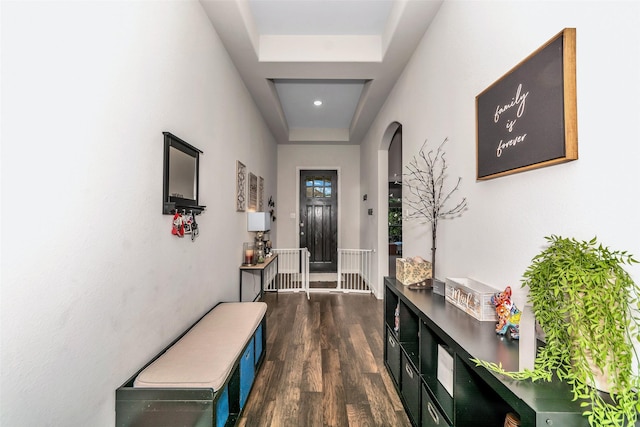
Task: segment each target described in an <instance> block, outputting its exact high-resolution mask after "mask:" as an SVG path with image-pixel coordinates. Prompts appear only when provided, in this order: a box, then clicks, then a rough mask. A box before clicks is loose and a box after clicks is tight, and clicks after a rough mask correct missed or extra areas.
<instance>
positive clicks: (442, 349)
mask: <svg viewBox="0 0 640 427" xmlns="http://www.w3.org/2000/svg"><path fill="white" fill-rule="evenodd" d="M384 292H385V293H384V299H385V301H384V316H385V319H384V328H385V330H384V332H385V337H386V345H385V347H384V362H385V365H386V367H387V369H388V371H389V372H390V374H391V377H392V378H393V379H394V383H395V386H396V388H397V390H398V394H399V395H400V398H401V400H402V403H403V404H404V407H405V410H406V412H407V414H408V415H409V419H410V420H411V422H412V423H413V425H414V426H420V427H426V426H428V427H432V426H447V427H449V426H457V427H470V426H473V427H501V426H503V425H504V420H505V416H506V414H507V413H513V414H515V415H517V416H518V417H519V418H520V422H521V427H550V426H552V427H587V426H588V422H587V419H586V418H585V417H583V416H582V408H580V403H579V402H574V401H572V400H571V399H572V397H573V396H572V394H571V392H570V391H569V387H568V386H567V384H564V383H562V382H559V381H555V382H535V383H534V382H531V381H514V380H509V379H508V378H504V377H502V376H499V375H496V374H493V373H491V372H489V371H487V370H486V369H484V368H482V367H477V366H475V364H474V363H473V362H472V361H471V360H470V359H471V358H474V357H475V358H479V359H482V360H488V361H493V362H496V363H502V366H503V367H504V368H505V369H506V370H510V371H517V370H518V347H519V346H518V344H519V343H518V341H513V340H510V339H509V338H504V337H501V336H499V335H496V333H495V325H494V323H493V322H480V321H478V320H476V319H474V318H473V317H471V316H469V315H468V314H466V313H465V312H463V311H462V310H460V309H458V308H457V307H455V306H453V305H452V304H449V303H447V302H446V301H445V298H444V297H443V296H441V295H438V294H434V293H432V291H430V290H420V291H414V290H410V289H409V288H408V287H406V286H404V285H403V284H402V283H400V282H398V281H396V279H395V278H390V277H386V278H385V291H384Z"/></svg>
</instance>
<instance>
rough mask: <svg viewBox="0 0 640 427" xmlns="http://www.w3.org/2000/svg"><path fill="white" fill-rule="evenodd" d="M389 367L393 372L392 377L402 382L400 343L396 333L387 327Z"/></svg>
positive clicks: (397, 381)
mask: <svg viewBox="0 0 640 427" xmlns="http://www.w3.org/2000/svg"><path fill="white" fill-rule="evenodd" d="M386 346H387V367H388V368H389V372H391V378H393V380H394V381H395V382H396V385H399V384H400V343H399V342H398V341H397V340H396V337H395V334H394V333H393V332H391V329H389V328H387V344H386Z"/></svg>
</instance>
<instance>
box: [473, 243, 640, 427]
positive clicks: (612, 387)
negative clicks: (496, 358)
mask: <svg viewBox="0 0 640 427" xmlns="http://www.w3.org/2000/svg"><path fill="white" fill-rule="evenodd" d="M546 240H547V241H548V243H549V246H548V247H547V248H546V249H544V250H543V251H542V252H541V253H539V254H538V255H536V256H535V257H534V258H533V260H532V263H531V265H530V266H529V267H528V268H527V270H526V271H525V273H524V280H523V285H522V286H523V287H525V286H526V287H528V288H529V292H528V300H529V303H530V304H532V306H533V313H534V315H535V317H536V320H537V321H538V323H539V324H540V327H541V328H542V330H543V332H544V334H545V345H544V346H542V347H541V348H539V349H538V352H537V355H536V359H535V363H534V367H533V369H530V370H523V371H520V372H506V371H504V370H503V369H502V367H501V366H500V365H497V364H495V363H491V362H486V361H481V360H477V359H474V361H475V362H476V363H477V364H478V365H480V366H484V367H486V368H487V369H489V370H492V371H494V372H498V373H501V374H503V375H506V376H508V377H510V378H513V379H519V380H522V379H530V380H533V381H536V380H546V381H550V380H551V378H552V377H553V376H554V375H555V376H556V377H557V378H559V379H560V380H562V381H565V382H566V383H568V384H569V385H570V387H571V389H572V392H573V396H574V399H577V400H581V402H582V403H581V404H582V406H583V407H584V408H585V411H584V413H583V414H584V415H585V416H586V417H587V419H588V422H589V425H590V426H604V425H607V426H632V425H634V424H635V422H636V420H637V418H638V410H639V409H640V403H639V400H638V394H637V391H638V390H640V380H639V377H638V372H639V371H640V367H639V366H636V367H635V368H636V369H634V366H633V365H634V364H637V363H638V358H637V354H636V352H635V348H634V343H637V342H638V341H639V336H638V324H639V318H638V311H637V310H638V309H639V308H640V306H639V304H638V295H639V290H640V289H639V287H638V286H637V285H636V284H635V283H634V281H633V280H632V278H631V277H630V275H629V274H628V273H627V272H626V271H625V270H624V268H623V267H624V266H625V265H631V264H633V263H636V262H637V261H636V260H635V259H634V258H633V256H632V255H631V254H628V253H627V252H626V251H616V250H610V249H609V248H607V247H603V246H602V245H601V244H599V243H598V242H597V239H596V238H593V239H592V240H590V241H580V240H576V239H574V238H563V237H559V236H553V235H552V236H550V237H546ZM602 377H606V378H607V380H606V381H608V384H607V385H605V387H604V388H606V390H605V391H606V393H604V392H602V391H599V390H598V388H599V387H601V386H602V383H599V380H600V379H601V378H602Z"/></svg>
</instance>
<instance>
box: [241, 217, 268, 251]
mask: <svg viewBox="0 0 640 427" xmlns="http://www.w3.org/2000/svg"><path fill="white" fill-rule="evenodd" d="M270 229H271V218H270V217H269V213H268V212H249V213H248V215H247V231H255V232H256V256H257V258H258V263H263V262H264V255H265V254H264V240H263V239H264V232H265V231H269V230H270Z"/></svg>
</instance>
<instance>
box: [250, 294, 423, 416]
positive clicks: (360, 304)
mask: <svg viewBox="0 0 640 427" xmlns="http://www.w3.org/2000/svg"><path fill="white" fill-rule="evenodd" d="M264 301H265V302H266V303H267V304H268V309H267V351H266V359H265V360H264V363H263V365H262V367H261V369H260V371H259V372H257V374H256V381H255V383H254V386H253V390H252V391H251V394H250V396H249V399H248V401H247V404H246V406H245V410H244V412H243V414H242V417H241V418H240V420H239V425H240V426H247V427H255V426H278V427H280V426H282V427H289V426H292V427H314V426H338V427H342V426H384V427H390V426H393V427H395V426H399V427H403V426H410V423H409V420H408V418H407V415H406V413H405V412H404V409H403V407H402V404H401V403H400V399H399V397H398V394H397V392H396V390H395V388H394V386H393V382H392V381H393V380H392V379H391V377H389V374H388V373H387V370H386V368H385V367H384V363H383V360H382V355H383V345H384V341H383V340H384V338H383V335H382V311H383V305H382V301H381V300H378V299H376V298H375V297H374V296H372V295H366V294H346V295H343V294H337V293H315V294H313V293H312V294H311V299H310V301H307V297H306V294H304V293H302V292H301V293H280V295H279V296H278V298H276V295H275V294H274V293H267V294H265V298H264Z"/></svg>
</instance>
